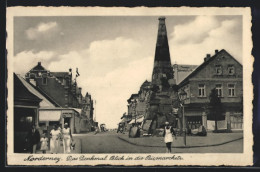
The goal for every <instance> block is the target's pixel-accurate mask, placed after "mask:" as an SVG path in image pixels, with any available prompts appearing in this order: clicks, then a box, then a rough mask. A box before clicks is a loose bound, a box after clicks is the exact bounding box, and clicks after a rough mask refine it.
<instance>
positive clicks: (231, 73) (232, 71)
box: [228, 65, 235, 75]
mask: <svg viewBox="0 0 260 172" xmlns="http://www.w3.org/2000/svg"><path fill="white" fill-rule="evenodd" d="M228 74H229V75H234V74H235V67H234V65H228Z"/></svg>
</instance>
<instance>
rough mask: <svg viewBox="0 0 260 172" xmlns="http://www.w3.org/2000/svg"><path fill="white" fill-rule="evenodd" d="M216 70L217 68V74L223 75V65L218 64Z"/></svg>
mask: <svg viewBox="0 0 260 172" xmlns="http://www.w3.org/2000/svg"><path fill="white" fill-rule="evenodd" d="M215 70H216V74H217V75H222V67H221V65H216V67H215Z"/></svg>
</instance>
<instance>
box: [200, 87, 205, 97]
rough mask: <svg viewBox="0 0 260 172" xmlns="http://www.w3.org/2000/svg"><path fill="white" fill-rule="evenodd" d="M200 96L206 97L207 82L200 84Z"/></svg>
mask: <svg viewBox="0 0 260 172" xmlns="http://www.w3.org/2000/svg"><path fill="white" fill-rule="evenodd" d="M199 97H206V86H205V84H199Z"/></svg>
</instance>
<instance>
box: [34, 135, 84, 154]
mask: <svg viewBox="0 0 260 172" xmlns="http://www.w3.org/2000/svg"><path fill="white" fill-rule="evenodd" d="M73 139H74V141H75V142H76V144H75V149H74V150H71V154H79V153H81V139H80V138H77V137H73ZM63 152H64V150H63V146H61V147H60V150H59V152H58V154H63ZM36 153H37V154H42V151H41V150H37V152H36ZM46 154H50V150H47V151H46Z"/></svg>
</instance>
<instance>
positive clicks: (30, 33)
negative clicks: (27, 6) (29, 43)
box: [25, 22, 58, 40]
mask: <svg viewBox="0 0 260 172" xmlns="http://www.w3.org/2000/svg"><path fill="white" fill-rule="evenodd" d="M57 26H58V24H57V23H56V22H48V23H40V24H38V25H37V26H36V27H31V28H29V29H27V30H26V31H25V33H26V36H27V39H29V40H35V39H37V38H38V37H40V36H43V35H46V33H47V32H49V31H51V30H55V28H57Z"/></svg>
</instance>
